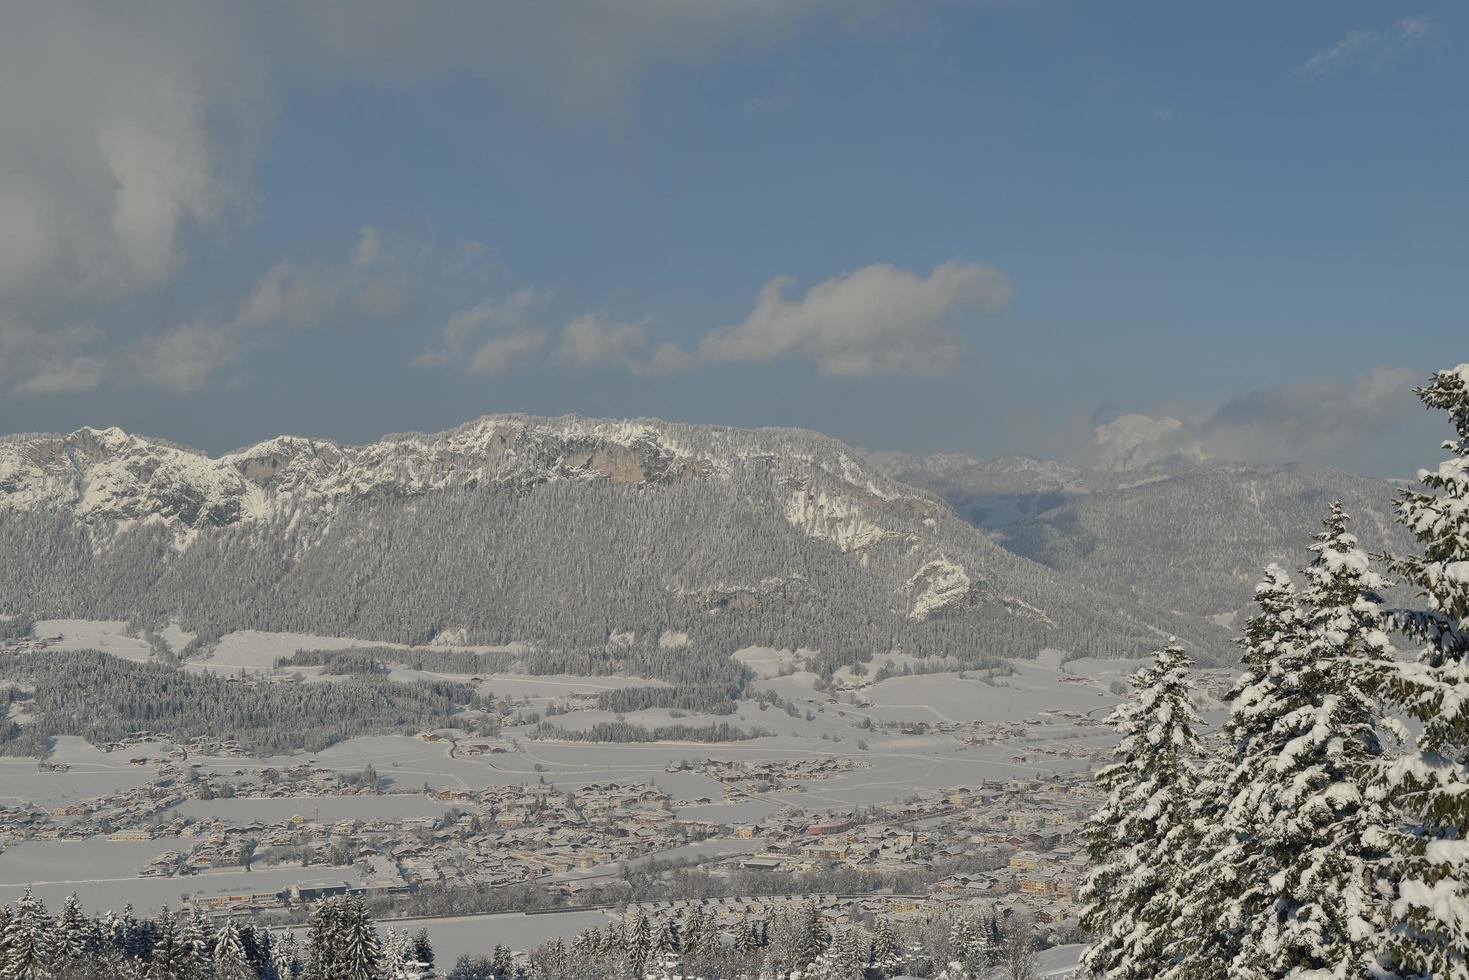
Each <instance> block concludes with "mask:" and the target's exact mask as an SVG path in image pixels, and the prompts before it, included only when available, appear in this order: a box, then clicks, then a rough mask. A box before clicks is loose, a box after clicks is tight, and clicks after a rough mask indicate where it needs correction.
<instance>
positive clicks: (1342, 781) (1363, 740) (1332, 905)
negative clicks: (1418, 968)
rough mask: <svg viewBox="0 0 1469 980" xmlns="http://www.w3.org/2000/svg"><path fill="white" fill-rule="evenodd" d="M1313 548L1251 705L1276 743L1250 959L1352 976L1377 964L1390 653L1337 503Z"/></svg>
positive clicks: (1367, 575)
mask: <svg viewBox="0 0 1469 980" xmlns="http://www.w3.org/2000/svg"><path fill="white" fill-rule="evenodd" d="M1312 550H1313V551H1314V552H1315V557H1314V558H1313V560H1312V561H1311V564H1310V565H1309V566H1308V567H1307V568H1306V570H1305V578H1306V585H1305V587H1304V588H1303V590H1302V592H1301V607H1302V614H1303V619H1304V626H1305V638H1304V639H1305V642H1304V643H1302V644H1301V645H1300V646H1299V647H1298V648H1292V649H1290V650H1288V651H1287V652H1285V653H1284V654H1283V655H1281V656H1278V657H1276V658H1275V660H1274V663H1273V670H1272V673H1271V675H1270V677H1271V679H1272V680H1273V683H1271V684H1270V686H1269V690H1268V692H1267V693H1266V694H1265V696H1264V701H1263V702H1262V703H1260V708H1261V712H1262V714H1265V715H1270V716H1273V717H1274V718H1275V719H1276V722H1275V726H1274V731H1273V740H1274V741H1275V742H1276V744H1278V746H1279V752H1278V754H1277V755H1276V756H1275V758H1274V759H1273V760H1269V761H1270V765H1268V766H1267V767H1266V768H1265V770H1264V771H1263V772H1262V773H1260V774H1259V778H1260V779H1261V781H1262V782H1263V783H1264V792H1263V793H1262V794H1261V797H1260V799H1261V801H1262V802H1263V803H1264V804H1265V806H1266V808H1267V812H1268V811H1271V810H1273V811H1274V812H1273V813H1272V814H1270V815H1271V816H1272V819H1271V820H1270V822H1269V824H1268V825H1267V826H1266V827H1265V828H1264V829H1263V830H1264V832H1263V835H1262V836H1263V843H1264V846H1265V850H1266V851H1267V853H1268V854H1269V855H1270V861H1271V863H1272V864H1273V865H1274V867H1275V870H1274V873H1273V874H1272V876H1271V878H1270V880H1269V885H1270V888H1271V890H1272V891H1273V899H1274V902H1273V906H1274V907H1273V914H1271V915H1268V916H1265V917H1263V918H1262V919H1261V920H1260V923H1261V925H1262V926H1263V927H1264V928H1263V929H1262V930H1261V932H1260V934H1259V937H1258V946H1257V949H1256V950H1254V951H1252V952H1251V955H1254V954H1255V953H1258V954H1259V955H1260V956H1261V957H1262V960H1263V964H1264V968H1265V970H1266V971H1267V973H1268V975H1271V976H1286V975H1290V974H1300V973H1303V972H1312V975H1319V976H1322V977H1358V976H1364V975H1367V974H1369V973H1370V972H1371V971H1373V970H1376V969H1377V968H1378V962H1379V954H1380V953H1381V947H1382V939H1383V936H1384V935H1385V933H1386V930H1387V927H1388V921H1387V916H1388V909H1387V907H1386V903H1385V902H1384V901H1383V899H1382V896H1381V893H1380V891H1379V889H1378V879H1379V876H1380V875H1381V864H1382V861H1383V858H1384V857H1385V848H1386V847H1387V844H1388V832H1389V830H1390V829H1391V818H1390V816H1389V814H1388V812H1387V810H1386V809H1385V807H1384V806H1383V804H1382V802H1381V800H1380V798H1378V797H1379V794H1375V793H1373V792H1372V791H1371V785H1372V782H1373V780H1374V777H1375V776H1376V775H1377V774H1378V773H1379V772H1380V771H1381V764H1382V761H1383V759H1384V758H1385V756H1386V754H1387V753H1388V752H1389V751H1390V745H1387V744H1384V739H1385V734H1384V733H1385V732H1386V730H1387V726H1386V724H1385V722H1384V719H1383V717H1382V713H1381V709H1380V707H1379V705H1378V692H1379V691H1380V689H1381V686H1382V683H1383V680H1384V678H1385V675H1386V673H1387V671H1388V670H1389V669H1390V668H1391V665H1392V662H1393V661H1392V649H1391V647H1390V645H1389V642H1388V637H1387V634H1386V632H1385V630H1384V626H1385V614H1384V609H1383V605H1382V598H1381V596H1380V595H1379V594H1378V592H1379V590H1380V589H1381V588H1382V587H1383V582H1382V580H1381V578H1380V577H1379V576H1378V575H1377V574H1376V573H1375V572H1373V571H1372V569H1371V568H1370V566H1369V561H1368V557H1367V555H1366V553H1365V552H1363V551H1362V550H1361V548H1359V547H1358V545H1357V539H1356V537H1355V536H1353V535H1352V534H1350V533H1349V532H1348V531H1347V516H1346V514H1345V513H1343V511H1342V508H1341V506H1340V505H1339V504H1332V505H1331V509H1330V512H1329V514H1328V515H1327V518H1326V521H1325V526H1324V529H1323V531H1322V532H1321V533H1320V534H1318V535H1316V539H1315V543H1314V544H1313V545H1312ZM1271 701H1273V702H1274V703H1273V704H1272V703H1270V702H1271ZM1246 935H1247V936H1249V935H1250V933H1249V932H1247V933H1246ZM1247 944H1249V943H1248V941H1247ZM1249 945H1254V944H1249Z"/></svg>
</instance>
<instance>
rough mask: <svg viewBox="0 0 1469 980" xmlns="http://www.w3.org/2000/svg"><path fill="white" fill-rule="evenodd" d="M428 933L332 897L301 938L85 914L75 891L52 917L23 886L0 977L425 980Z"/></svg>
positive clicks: (5, 912)
mask: <svg viewBox="0 0 1469 980" xmlns="http://www.w3.org/2000/svg"><path fill="white" fill-rule="evenodd" d="M436 975H437V974H436V973H435V972H434V951H433V944H432V943H431V942H430V941H429V938H428V933H427V932H426V931H423V930H420V931H419V932H418V933H416V934H415V935H411V936H410V935H407V934H404V933H397V932H394V931H393V930H392V929H389V930H387V932H386V933H384V934H381V935H380V934H379V933H378V931H377V928H376V926H375V924H374V923H373V921H372V917H371V916H370V915H369V914H368V912H367V910H366V908H365V907H364V906H363V905H362V903H360V902H353V901H347V900H342V899H334V900H329V901H326V902H323V903H321V904H320V905H318V906H317V907H316V908H315V910H313V912H312V914H311V919H310V924H309V927H308V930H307V934H306V937H305V940H304V941H298V940H297V939H296V937H295V936H293V935H290V934H289V933H276V932H271V931H269V930H266V929H259V928H256V927H255V926H253V925H252V924H250V923H248V922H238V921H237V920H235V919H226V920H224V921H223V922H215V921H214V920H211V919H206V918H205V917H204V916H203V915H202V914H200V913H199V912H198V911H197V910H195V911H194V912H193V913H191V914H188V915H184V914H179V915H175V914H174V913H172V912H171V911H170V910H169V909H168V907H167V906H164V907H163V909H161V910H160V911H159V913H158V915H156V916H154V917H153V918H139V917H137V916H135V915H134V914H133V911H132V906H131V905H129V906H127V907H125V908H124V909H123V910H122V912H121V913H113V912H107V913H104V914H103V915H101V916H97V917H92V916H88V915H87V914H85V913H84V912H83V911H82V908H81V905H80V903H78V902H77V899H76V896H75V895H72V896H70V897H69V898H67V899H66V901H65V902H64V903H63V904H62V906H61V909H60V910H59V911H58V912H57V914H56V915H54V916H53V915H51V914H50V913H49V912H48V911H47V909H46V906H45V903H43V902H42V901H41V900H40V899H37V898H35V897H34V896H32V895H31V893H30V891H29V890H27V891H26V893H25V895H24V896H23V897H22V898H21V899H20V900H19V901H17V902H16V903H15V904H14V905H13V906H9V905H7V906H0V977H5V978H7V980H10V978H15V980H427V978H429V977H433V976H436Z"/></svg>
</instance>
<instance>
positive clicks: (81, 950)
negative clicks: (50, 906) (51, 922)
mask: <svg viewBox="0 0 1469 980" xmlns="http://www.w3.org/2000/svg"><path fill="white" fill-rule="evenodd" d="M52 941H53V945H54V947H55V955H56V961H57V963H59V964H67V963H75V962H77V961H79V960H81V959H82V958H83V957H85V956H87V955H88V954H89V953H92V952H95V950H96V940H95V936H94V933H93V926H92V922H91V921H90V920H88V918H87V917H86V915H85V914H84V913H83V912H82V903H81V902H79V901H77V897H76V894H75V893H72V894H70V895H68V896H66V900H65V901H64V902H62V903H61V911H60V912H58V913H57V914H56V924H55V927H54V929H53V930H52Z"/></svg>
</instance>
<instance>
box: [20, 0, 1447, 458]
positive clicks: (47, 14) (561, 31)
mask: <svg viewBox="0 0 1469 980" xmlns="http://www.w3.org/2000/svg"><path fill="white" fill-rule="evenodd" d="M614 9H615V10H616V11H617V16H612V15H611V14H610V13H609V11H611V10H614ZM8 16H10V19H11V20H12V21H13V24H12V27H13V28H14V29H11V30H7V32H6V33H5V35H4V38H3V39H0V88H3V90H4V93H5V94H3V95H0V131H3V133H4V135H3V136H0V216H4V218H5V220H4V221H0V229H7V228H8V230H0V430H6V431H24V430H63V429H69V428H73V427H76V426H79V425H82V424H93V425H106V424H118V425H122V426H123V427H125V428H129V429H133V430H137V431H143V432H148V433H151V434H156V435H163V436H168V437H172V438H175V439H178V440H181V441H184V442H187V443H190V444H193V445H198V446H201V447H203V448H207V449H210V450H223V449H227V448H231V447H233V446H235V445H238V444H242V443H244V442H247V441H250V440H254V439H258V438H263V437H266V436H269V435H272V434H276V433H278V432H294V433H300V434H305V435H315V436H328V437H333V438H340V439H345V440H352V441H357V440H366V439H370V438H372V437H373V436H375V435H378V434H381V433H383V432H387V431H402V430H408V429H438V428H445V427H448V426H451V425H453V424H456V423H458V422H461V421H464V420H466V419H469V418H472V417H475V416H478V415H480V414H484V413H489V412H507V411H523V412H530V413H535V414H562V413H566V412H576V413H580V414H587V415H610V416H636V415H657V416H661V417H665V418H672V419H678V420H687V421H696V422H718V423H728V424H736V425H798V426H806V427H811V428H816V429H820V430H822V431H826V432H829V433H831V434H833V435H836V436H838V437H840V438H843V439H845V440H848V441H850V442H853V443H856V444H859V445H864V446H871V447H875V448H892V449H909V450H913V451H934V450H951V451H960V452H968V453H974V454H978V455H993V454H998V453H1004V452H1025V453H1031V454H1036V455H1045V456H1058V457H1075V458H1079V459H1091V460H1094V461H1100V460H1106V459H1110V458H1113V456H1111V455H1109V454H1110V453H1113V452H1114V451H1115V450H1116V449H1117V448H1118V447H1119V446H1120V447H1121V448H1122V449H1123V450H1126V451H1129V452H1133V453H1140V454H1142V455H1144V456H1146V455H1147V454H1149V453H1162V452H1166V451H1176V450H1180V449H1182V450H1187V451H1195V452H1203V453H1207V454H1210V455H1222V456H1233V457H1243V458H1251V459H1262V460H1278V459H1297V458H1298V459H1305V460H1308V461H1312V462H1325V463H1333V464H1337V465H1343V466H1347V467H1349V468H1355V469H1361V470H1367V471H1371V472H1383V473H1397V472H1403V471H1405V470H1407V469H1410V468H1412V467H1414V466H1417V465H1421V464H1422V463H1425V462H1427V461H1428V460H1430V459H1432V458H1434V454H1435V450H1434V448H1433V447H1434V445H1435V443H1436V441H1437V439H1438V437H1439V435H1438V430H1437V429H1436V428H1435V427H1434V426H1433V425H1431V424H1430V423H1431V420H1429V419H1428V418H1426V417H1425V416H1424V415H1423V413H1421V412H1419V411H1418V410H1416V408H1415V407H1414V402H1413V400H1412V397H1411V395H1410V394H1409V388H1410V386H1411V383H1412V381H1413V380H1414V379H1417V378H1420V377H1422V376H1424V375H1425V374H1426V373H1427V372H1428V371H1429V370H1430V369H1432V368H1435V367H1441V366H1450V365H1453V364H1455V363H1458V362H1460V361H1464V360H1469V343H1466V342H1465V338H1469V322H1466V316H1465V311H1464V303H1463V288H1462V285H1461V283H1462V280H1463V278H1464V272H1463V269H1464V268H1465V265H1466V259H1469V245H1466V236H1465V235H1464V234H1463V228H1464V227H1466V226H1469V182H1466V180H1465V177H1466V174H1465V161H1466V159H1469V152H1466V151H1469V134H1466V127H1465V126H1464V125H1463V120H1464V119H1465V118H1466V117H1469V111H1466V110H1469V106H1466V93H1469V84H1466V83H1469V59H1466V58H1465V42H1466V29H1469V8H1465V7H1464V6H1463V5H1462V4H1458V3H1431V2H1428V3H1421V4H1409V3H1397V2H1377V3H1338V2H1332V3H1325V2H1323V3H1299V4H1288V5H1280V4H1249V3H1241V4H1227V5H1225V4H1221V5H1204V4H1177V3H1135V4H1125V5H1124V4H1098V3H1086V2H1081V0H1075V2H1067V0H1038V2H1024V0H1015V2H1009V3H964V2H958V0H952V2H943V3H892V4H889V3H885V2H882V0H860V2H849V3H838V2H831V0H809V2H790V3H786V2H781V3H775V2H770V3H765V2H754V3H748V4H742V5H738V6H736V5H721V4H685V3H681V2H676V0H628V2H627V3H623V4H618V5H608V4H594V3H590V2H582V0H567V2H565V3H562V4H555V5H547V4H521V3H499V4H494V3H491V4H457V3H450V2H443V3H439V4H436V5H429V6H426V7H422V8H418V10H417V11H416V12H409V11H407V8H395V7H394V6H392V5H382V6H377V5H375V4H359V5H347V4H336V3H317V4H314V5H288V4H279V5H278V4H275V3H262V4H260V5H258V6H254V7H246V6H243V5H241V6H239V7H238V8H236V9H234V10H230V11H225V10H224V8H218V9H215V8H211V7H206V6H202V5H199V6H193V7H177V8H171V7H169V6H167V5H157V6H150V5H143V4H139V5H128V7H127V9H126V10H123V9H122V7H121V6H115V5H113V6H109V5H103V4H100V3H98V4H96V5H94V6H88V5H86V4H77V5H70V6H68V7H67V8H66V9H65V10H64V11H62V10H61V8H59V7H55V6H47V5H35V6H33V7H29V8H20V9H19V11H18V12H16V13H14V15H13V16H11V15H8ZM1167 420H1177V421H1176V423H1175V422H1171V421H1167ZM1099 426H1101V427H1102V428H1101V429H1100V430H1098V428H1097V427H1099Z"/></svg>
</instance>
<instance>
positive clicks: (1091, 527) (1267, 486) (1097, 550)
mask: <svg viewBox="0 0 1469 980" xmlns="http://www.w3.org/2000/svg"><path fill="white" fill-rule="evenodd" d="M874 462H875V465H876V466H877V467H878V468H879V469H880V470H882V471H883V472H885V473H887V474H888V475H890V476H893V477H895V478H898V479H903V480H906V481H909V482H911V483H914V484H916V485H918V486H923V487H926V488H928V489H930V490H932V491H933V492H934V493H936V494H938V495H940V496H941V497H943V498H944V499H945V500H947V501H948V502H949V504H950V505H951V506H952V507H953V508H954V510H955V512H956V513H958V514H959V515H960V516H962V517H964V518H965V519H966V520H968V521H970V522H971V523H972V524H974V525H975V526H977V527H980V528H983V529H985V530H987V531H989V532H990V535H991V537H992V538H993V540H994V541H996V542H997V543H998V544H1001V545H1003V546H1004V547H1005V548H1006V549H1008V550H1010V551H1011V552H1013V553H1015V554H1017V555H1020V556H1023V557H1026V558H1029V559H1031V560H1033V561H1036V562H1039V563H1041V564H1043V565H1046V566H1047V567H1049V568H1053V569H1055V570H1057V571H1059V572H1062V573H1064V574H1065V575H1067V576H1068V577H1071V578H1074V579H1076V580H1078V581H1080V582H1082V583H1085V584H1087V585H1089V586H1091V587H1092V588H1094V589H1097V590H1099V591H1102V592H1107V593H1111V594H1114V595H1117V596H1118V597H1120V598H1125V599H1128V600H1131V601H1136V602H1138V603H1141V604H1143V605H1144V606H1147V607H1151V608H1158V609H1167V610H1174V611H1177V612H1179V613H1182V614H1186V615H1188V616H1192V617H1197V618H1199V619H1201V620H1202V619H1209V618H1217V621H1218V622H1230V621H1232V619H1233V617H1234V616H1235V615H1237V613H1238V612H1239V611H1240V610H1241V609H1244V608H1245V607H1246V606H1247V605H1248V604H1249V602H1250V597H1251V594H1252V591H1253V587H1254V584H1255V582H1256V581H1258V579H1259V577H1260V570H1261V569H1262V568H1263V567H1264V565H1265V564H1266V563H1267V562H1272V561H1277V562H1281V563H1282V564H1283V565H1285V566H1286V567H1287V568H1299V567H1300V566H1302V565H1303V564H1304V563H1305V562H1306V560H1307V557H1308V555H1307V552H1306V546H1307V545H1308V544H1309V543H1310V537H1311V534H1312V532H1313V531H1314V530H1315V529H1316V528H1317V527H1318V526H1319V525H1320V521H1321V518H1322V516H1323V515H1324V514H1325V511H1326V505H1327V503H1328V502H1329V501H1331V500H1338V499H1339V500H1341V501H1342V502H1343V503H1344V504H1345V506H1346V509H1347V512H1348V513H1349V514H1350V515H1351V516H1352V517H1353V519H1354V525H1353V531H1354V532H1355V533H1356V534H1357V536H1358V537H1359V538H1360V539H1361V540H1362V543H1363V545H1364V546H1365V547H1366V548H1368V549H1369V550H1371V551H1380V550H1382V549H1383V548H1386V547H1391V548H1397V549H1402V548H1406V547H1408V540H1407V536H1406V535H1405V533H1404V532H1403V530H1402V529H1401V528H1400V527H1399V526H1398V525H1397V524H1396V523H1395V522H1394V516H1393V509H1392V501H1393V496H1394V492H1395V490H1396V485H1395V484H1394V483H1393V482H1392V481H1389V480H1383V479H1378V478H1374V477H1365V476H1358V475H1356V474H1352V473H1346V472H1343V471H1341V470H1330V469H1313V468H1310V467H1305V466H1258V465H1249V464H1242V463H1226V462H1201V463H1189V464H1183V463H1175V464H1174V465H1169V466H1154V467H1148V468H1144V469H1141V470H1126V471H1118V470H1106V471H1101V470H1087V469H1082V468H1080V467H1076V466H1071V465H1068V464H1065V463H1056V462H1051V461H1047V460H1036V459H1028V458H1024V457H1003V458H1000V459H995V460H985V461H981V460H975V459H969V458H966V457H955V456H941V457H914V456H901V455H897V454H874Z"/></svg>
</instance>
